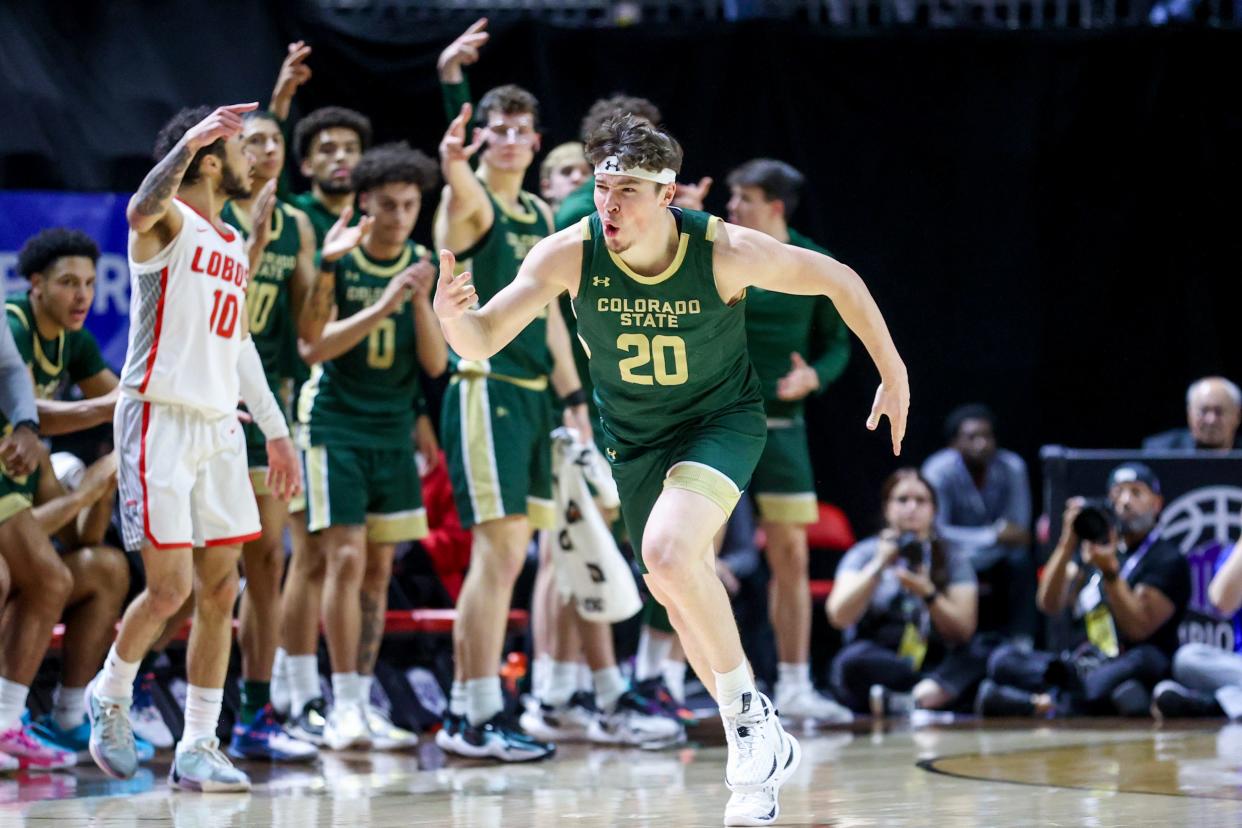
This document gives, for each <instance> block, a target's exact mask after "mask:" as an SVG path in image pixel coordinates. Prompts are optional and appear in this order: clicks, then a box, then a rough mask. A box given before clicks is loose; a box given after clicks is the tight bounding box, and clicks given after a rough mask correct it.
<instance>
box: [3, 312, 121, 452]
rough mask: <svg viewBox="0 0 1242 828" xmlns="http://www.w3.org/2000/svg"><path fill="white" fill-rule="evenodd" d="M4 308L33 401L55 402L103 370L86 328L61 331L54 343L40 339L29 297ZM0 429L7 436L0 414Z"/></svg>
mask: <svg viewBox="0 0 1242 828" xmlns="http://www.w3.org/2000/svg"><path fill="white" fill-rule="evenodd" d="M4 308H5V311H6V316H7V317H8V322H9V330H10V331H11V332H12V334H13V341H14V342H15V343H16V344H17V352H18V353H19V354H21V355H22V361H23V362H25V363H26V366H27V367H28V368H29V369H30V377H31V379H32V380H33V381H34V392H35V397H36V398H37V399H40V400H52V399H56V398H57V397H59V396H60V395H61V393H62V392H63V391H64V389H65V386H67V385H73V384H75V383H78V382H81V381H82V380H84V379H89V378H91V377H93V376H95V375H96V374H98V373H99V372H100V371H104V370H106V369H107V367H108V365H107V363H105V362H104V359H103V354H101V353H100V352H99V343H98V342H96V341H95V337H94V336H93V335H92V334H91V332H90V331H88V330H87V329H86V328H83V329H82V330H80V331H61V332H60V334H59V335H57V336H56V337H55V338H54V339H44V338H43V337H42V336H40V335H39V329H38V327H37V326H36V324H35V315H34V310H33V309H31V307H30V296H29V294H26V295H22V296H18V297H15V298H13V299H10V300H9V301H8V302H6V303H5V306H4ZM0 425H3V426H5V428H4V429H3V431H4V433H6V434H7V433H8V428H7V425H8V420H6V419H5V417H4V415H3V414H0Z"/></svg>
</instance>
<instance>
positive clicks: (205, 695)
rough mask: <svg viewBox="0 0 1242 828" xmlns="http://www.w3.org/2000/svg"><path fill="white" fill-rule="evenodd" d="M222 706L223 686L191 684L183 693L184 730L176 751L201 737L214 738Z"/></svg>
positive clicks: (189, 745)
mask: <svg viewBox="0 0 1242 828" xmlns="http://www.w3.org/2000/svg"><path fill="white" fill-rule="evenodd" d="M223 707H224V688H223V687H195V686H194V685H193V684H191V685H190V686H189V689H187V690H186V694H185V730H184V731H183V732H182V734H181V741H180V742H178V743H177V750H178V752H180V751H182V750H189V749H190V748H192V747H194V746H195V745H196V744H198V742H199V741H200V740H202V739H214V738H216V727H217V725H219V724H220V710H221V709H222V708H223Z"/></svg>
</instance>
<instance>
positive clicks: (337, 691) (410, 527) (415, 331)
mask: <svg viewBox="0 0 1242 828" xmlns="http://www.w3.org/2000/svg"><path fill="white" fill-rule="evenodd" d="M436 181H437V171H436V164H435V162H434V161H432V159H430V158H428V157H427V156H426V155H424V154H423V153H421V152H418V151H416V150H412V149H410V148H409V146H408V145H406V144H404V143H403V144H388V145H385V146H381V147H376V148H375V149H372V150H369V151H368V152H367V153H366V154H364V155H363V156H362V159H361V160H360V161H359V162H358V165H357V166H356V167H355V168H354V171H353V184H354V188H355V190H356V191H357V192H358V196H359V206H360V207H361V209H362V210H363V212H364V213H365V214H366V215H365V217H364V218H363V219H362V220H361V221H360V222H359V223H358V224H357V225H355V226H352V227H351V226H350V225H349V222H350V219H351V215H350V214H351V212H352V208H350V207H346V208H345V210H344V212H342V213H341V217H340V219H339V220H338V221H337V223H336V224H335V225H333V227H332V229H331V230H330V231H328V235H327V237H326V238H325V240H324V245H323V250H322V252H321V262H322V263H321V265H320V269H319V274H318V277H317V280H316V284H315V288H314V292H313V294H312V295H311V298H310V300H309V301H308V302H307V304H306V307H305V309H304V310H303V312H302V315H303V318H304V319H306V320H307V322H306V324H304V325H303V326H302V333H303V336H304V339H305V340H306V344H307V345H308V347H307V348H306V349H305V350H304V355H305V357H306V359H307V362H309V363H311V364H312V365H314V369H313V371H312V374H311V378H310V380H309V381H308V382H307V383H306V385H304V386H303V388H302V393H301V397H300V399H299V400H298V418H299V420H300V421H301V422H302V423H303V424H304V425H305V426H306V429H305V431H304V432H303V434H302V438H303V441H304V451H303V464H304V467H305V475H306V491H307V503H308V508H307V521H308V527H309V529H310V531H311V532H314V533H318V543H319V544H320V547H321V548H322V549H323V550H324V552H325V553H326V555H327V558H328V571H327V578H326V579H325V583H324V595H323V603H324V630H325V633H326V636H327V639H328V655H329V657H330V659H331V661H332V693H333V696H334V701H333V705H332V710H331V712H330V713H329V714H328V720H327V724H326V725H325V727H324V741H325V742H326V743H327V745H328V747H330V748H332V749H333V750H343V749H345V748H348V747H355V746H370V747H374V748H377V749H389V750H391V749H400V748H408V747H412V746H414V745H416V744H417V742H418V739H417V737H416V736H415V735H414V734H413V733H409V732H407V731H404V730H401V729H400V728H397V727H395V726H394V725H393V724H392V723H391V722H389V721H388V720H387V718H386V717H385V716H384V715H383V714H382V713H381V712H380V711H379V710H378V709H377V708H375V707H374V706H373V705H371V703H370V697H371V681H372V678H373V673H374V669H375V659H376V656H378V654H379V647H380V640H381V638H382V636H383V632H384V612H385V610H386V608H387V602H388V582H389V579H390V577H391V574H392V560H393V553H394V551H395V549H396V544H398V543H400V542H402V541H408V540H417V539H419V538H422V537H425V536H426V534H427V515H426V513H425V512H424V511H423V503H422V491H421V488H420V485H419V478H418V469H417V468H416V467H415V462H414V449H413V444H412V437H413V434H414V420H415V417H414V404H415V397H416V396H417V394H418V384H419V379H418V372H419V367H420V366H421V367H422V369H423V370H424V371H426V372H427V373H428V374H429V375H431V376H438V375H439V374H442V373H443V372H444V368H445V364H446V360H447V353H446V348H445V344H444V339H443V337H442V336H441V335H440V330H439V326H438V325H437V324H436V319H435V315H434V313H433V312H432V310H431V300H430V294H431V288H432V285H433V284H434V282H435V265H433V264H432V263H431V262H430V260H429V259H430V254H429V252H428V251H427V250H426V249H425V248H423V247H421V246H419V245H416V244H414V243H413V242H411V241H409V236H410V233H411V232H413V230H414V225H415V223H416V222H417V220H418V212H419V208H420V207H421V206H422V199H423V194H424V193H427V192H430V191H431V190H432V189H433V188H434V187H435V185H436Z"/></svg>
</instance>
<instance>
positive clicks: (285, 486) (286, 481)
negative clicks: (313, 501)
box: [267, 437, 302, 500]
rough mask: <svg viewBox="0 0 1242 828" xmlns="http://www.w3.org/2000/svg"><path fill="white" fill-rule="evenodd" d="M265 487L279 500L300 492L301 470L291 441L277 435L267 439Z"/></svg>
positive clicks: (295, 495)
mask: <svg viewBox="0 0 1242 828" xmlns="http://www.w3.org/2000/svg"><path fill="white" fill-rule="evenodd" d="M267 488H268V490H269V491H271V493H272V494H274V495H276V496H277V497H278V498H280V499H281V500H289V499H291V498H294V497H297V496H298V495H299V494H301V493H302V472H301V468H300V467H299V465H298V455H297V452H296V451H294V449H293V441H292V440H290V439H289V438H288V437H279V438H277V439H275V440H268V441H267Z"/></svg>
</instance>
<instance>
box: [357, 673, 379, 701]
mask: <svg viewBox="0 0 1242 828" xmlns="http://www.w3.org/2000/svg"><path fill="white" fill-rule="evenodd" d="M374 684H375V676H364V675H361V674H359V676H358V697H359V698H360V699H362V703H363V704H370V703H371V686H372V685H374Z"/></svg>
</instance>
